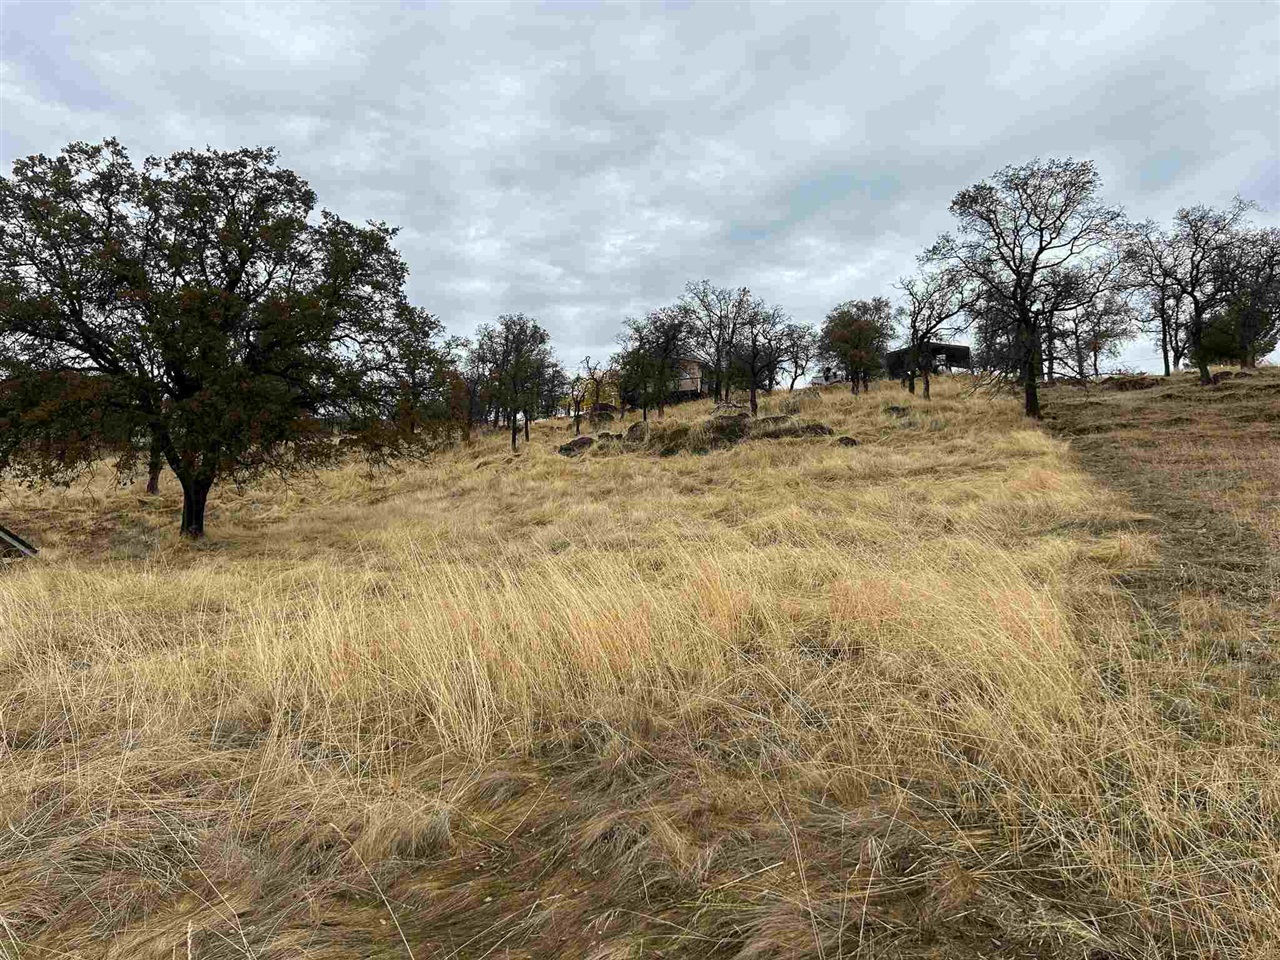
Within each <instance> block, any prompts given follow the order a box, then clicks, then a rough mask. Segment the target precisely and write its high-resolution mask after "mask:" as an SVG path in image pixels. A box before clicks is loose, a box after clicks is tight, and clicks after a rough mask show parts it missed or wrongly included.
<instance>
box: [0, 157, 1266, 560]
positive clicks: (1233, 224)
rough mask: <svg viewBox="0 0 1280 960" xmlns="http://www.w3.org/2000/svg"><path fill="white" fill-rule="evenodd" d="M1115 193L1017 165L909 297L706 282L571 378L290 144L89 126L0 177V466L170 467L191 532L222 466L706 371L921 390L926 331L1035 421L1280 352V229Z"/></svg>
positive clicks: (750, 388) (705, 386)
mask: <svg viewBox="0 0 1280 960" xmlns="http://www.w3.org/2000/svg"><path fill="white" fill-rule="evenodd" d="M1099 192H1100V181H1099V178H1098V175H1097V172H1096V170H1095V169H1094V167H1093V165H1092V164H1090V163H1088V162H1080V161H1074V160H1049V161H1039V160H1036V161H1032V162H1031V163H1028V164H1024V165H1022V166H1010V167H1006V168H1004V169H1003V170H1001V171H999V172H998V173H996V174H995V175H993V176H992V177H991V178H990V179H989V180H984V181H982V182H980V183H978V184H975V185H973V186H972V187H969V188H967V189H965V190H962V191H960V193H958V194H957V195H956V197H955V199H954V200H953V202H952V204H951V212H952V214H953V215H954V216H955V218H956V227H955V230H954V232H953V233H949V234H945V235H943V236H942V237H940V238H939V239H938V240H937V241H936V242H935V243H934V244H933V245H931V246H930V247H929V248H928V249H927V250H926V251H924V252H923V253H922V254H921V255H920V257H919V258H918V270H917V271H916V273H915V274H913V275H912V276H909V277H904V278H903V279H901V280H900V281H899V282H898V284H897V286H896V290H895V291H894V294H895V295H894V297H893V298H892V299H891V298H890V297H889V296H884V295H878V296H872V297H870V298H867V299H859V300H847V301H844V302H842V303H839V304H837V305H835V306H834V307H832V308H831V310H830V311H829V312H828V313H827V314H826V316H825V317H824V318H823V319H822V320H821V322H820V323H818V324H816V325H810V324H808V323H804V322H799V321H796V320H795V319H793V318H792V317H790V316H789V315H788V314H787V312H786V311H785V310H784V309H783V308H782V307H780V306H777V305H774V304H769V303H767V302H766V301H765V300H763V299H762V298H760V297H758V296H756V295H755V294H753V293H752V291H751V290H750V289H749V288H747V287H719V286H716V285H714V284H712V283H711V282H710V281H709V280H702V281H698V282H691V283H688V284H686V286H685V288H684V290H683V292H682V293H681V294H680V296H679V297H677V298H676V299H675V301H674V302H672V303H670V304H668V305H666V306H661V307H657V308H655V309H652V310H650V311H649V312H647V313H645V314H644V315H643V316H642V317H639V318H630V319H626V320H625V321H624V322H623V323H622V330H621V333H620V334H619V336H618V341H617V349H616V351H615V352H614V353H613V354H612V355H611V356H610V357H609V358H608V359H607V360H606V359H593V358H591V357H586V358H584V359H583V360H582V361H581V362H580V363H579V364H578V365H577V367H576V368H575V369H574V370H573V371H572V372H569V371H567V370H566V368H565V366H564V365H563V364H562V363H561V361H560V360H558V359H557V357H556V355H555V352H554V350H553V347H552V344H551V339H550V335H549V334H548V332H547V330H546V329H545V328H543V327H542V326H541V324H540V323H539V322H538V321H537V320H536V319H534V318H531V317H528V316H526V315H524V314H522V313H513V314H506V315H503V316H501V317H498V318H497V319H496V320H495V321H493V322H492V323H485V324H481V325H480V327H479V328H478V329H477V330H476V332H475V334H474V336H473V337H472V338H470V339H463V338H457V337H454V338H447V337H446V336H445V331H444V327H443V324H442V323H441V322H440V320H439V319H438V318H437V317H435V316H434V315H432V314H431V313H429V312H428V311H426V310H425V309H423V308H421V307H418V306H415V305H413V304H411V303H410V302H409V301H408V298H407V296H406V293H405V283H406V280H407V276H408V270H407V267H406V265H405V263H404V261H403V259H402V258H401V256H400V254H399V253H398V251H397V250H396V249H395V247H394V245H393V241H394V238H395V235H396V230H395V228H393V227H390V226H388V225H387V224H385V223H378V222H370V223H366V224H363V225H359V224H353V223H350V222H348V221H346V220H343V219H342V218H341V217H339V216H337V215H336V214H334V213H331V212H329V211H327V210H324V209H320V210H318V211H317V206H316V204H317V198H316V196H315V194H314V192H313V191H312V190H311V188H310V187H309V186H308V185H307V183H306V182H305V181H303V180H302V179H301V178H300V177H298V176H297V175H296V174H295V173H293V172H292V171H289V170H286V169H283V168H281V167H279V166H278V164H277V157H276V153H275V151H274V150H271V149H265V148H254V149H240V150H233V151H219V150H212V149H209V150H203V151H201V150H187V151H180V152H178V153H175V154H173V155H171V156H169V157H165V158H154V157H150V158H147V159H146V160H145V161H143V162H142V163H140V164H136V163H134V162H133V161H132V160H131V159H130V158H129V156H128V154H127V152H126V150H125V148H124V147H123V146H122V145H121V144H120V143H119V142H117V141H115V140H106V141H104V142H102V143H100V144H86V143H73V144H70V145H69V146H67V147H66V148H65V149H63V150H62V151H61V152H60V153H59V154H58V155H57V156H56V157H53V158H49V157H45V156H43V155H37V156H32V157H26V158H23V159H20V160H18V161H15V163H14V164H13V171H12V174H11V175H10V176H8V177H0V476H6V475H7V476H9V477H12V478H16V479H18V480H20V481H25V482H27V483H32V484H37V483H69V482H71V481H72V480H73V479H75V478H76V477H78V476H80V475H82V474H83V473H84V472H85V471H86V470H87V469H89V468H90V467H91V466H92V465H93V464H94V463H98V462H102V461H104V460H106V461H110V462H113V463H114V464H115V468H116V470H117V472H118V474H119V476H120V478H121V480H122V481H127V480H129V479H130V478H131V477H133V476H134V475H135V474H136V473H138V472H141V471H145V472H146V474H147V476H148V489H149V490H151V491H152V492H154V491H155V490H156V489H158V481H159V477H160V474H161V472H162V471H163V470H164V469H165V468H166V467H167V468H168V469H169V470H171V471H172V473H173V474H174V476H175V477H176V478H177V481H178V483H179V484H180V486H181V488H182V492H183V512H182V522H181V530H182V532H183V534H184V535H186V536H190V537H199V536H201V535H202V534H203V532H204V522H205V509H206V504H207V500H208V495H209V492H210V490H211V489H212V487H213V486H214V484H215V483H217V482H220V481H226V480H231V481H233V482H237V483H240V482H244V481H247V480H250V479H252V478H254V477H256V476H259V475H261V474H263V473H277V474H280V475H284V476H287V475H290V474H292V473H295V472H297V471H301V470H311V469H316V468H319V467H323V466H325V465H327V464H330V463H334V462H337V461H339V460H341V459H343V458H346V457H349V456H351V455H352V454H357V453H358V454H360V455H362V456H364V457H365V458H367V459H368V460H369V461H370V462H371V463H375V464H376V463H386V462H390V461H391V460H395V459H403V458H406V457H419V456H425V455H428V454H429V453H431V452H432V451H433V450H436V449H438V448H439V447H440V446H442V445H444V444H448V443H452V442H455V441H458V440H467V439H469V438H470V437H471V433H472V430H473V428H474V427H475V426H476V425H489V426H491V427H492V428H495V429H501V430H504V431H506V433H507V435H508V436H509V438H510V442H511V445H512V449H513V450H515V449H517V447H518V444H519V441H520V438H521V435H522V434H523V437H524V440H525V441H527V440H528V439H529V436H530V433H529V428H530V424H531V423H532V422H534V421H536V420H538V419H541V418H548V417H552V416H556V415H562V414H563V415H567V416H569V417H571V418H572V420H571V424H572V426H573V428H574V429H575V430H580V429H581V421H582V418H583V416H584V414H585V415H586V416H588V417H591V416H595V415H603V413H604V412H605V411H607V410H616V411H617V412H618V413H619V414H620V415H621V414H623V413H625V412H626V410H627V409H628V408H630V409H634V410H636V411H638V412H639V413H640V415H641V416H643V417H645V418H647V417H648V416H649V413H650V412H651V411H656V413H657V414H658V415H659V416H661V415H662V414H663V413H664V412H665V408H666V406H667V405H668V404H669V403H670V402H672V401H673V399H679V398H681V397H682V396H685V395H688V393H689V390H688V389H687V386H688V385H691V384H692V385H696V388H695V389H694V392H696V393H699V394H701V393H705V394H706V395H709V396H711V397H713V398H714V399H715V400H716V401H718V402H727V401H729V400H730V398H731V396H732V395H733V394H735V393H737V394H738V395H739V396H742V395H745V399H746V401H747V405H748V406H749V408H750V411H751V413H752V415H755V414H756V413H757V412H758V409H759V396H760V394H762V393H765V394H768V393H772V392H773V391H775V390H778V389H780V388H785V389H786V390H788V391H789V390H794V389H795V388H796V386H797V385H798V384H801V383H803V382H804V381H805V380H806V379H807V378H809V377H810V376H811V375H812V374H813V373H814V372H815V371H817V370H822V371H823V379H824V380H826V379H829V378H830V379H840V380H843V381H846V382H847V383H848V384H849V388H850V390H851V391H852V392H853V393H855V394H856V393H859V392H860V391H862V390H864V389H865V388H866V387H867V386H869V384H870V382H871V381H872V379H874V378H875V377H877V376H880V375H881V374H882V372H883V370H884V365H885V355H886V352H887V351H888V350H889V349H890V347H892V346H894V345H895V344H896V345H897V346H898V348H899V350H900V351H901V354H900V355H899V356H905V363H904V364H902V365H901V366H902V369H903V370H905V373H904V381H905V382H906V385H907V387H908V389H910V390H911V391H912V392H915V389H916V382H917V379H919V380H920V381H922V385H923V391H924V396H925V397H926V398H927V397H928V396H929V388H930V378H931V375H932V374H933V373H934V369H933V367H934V359H933V351H934V349H935V345H936V344H938V343H939V342H940V341H942V340H945V339H951V338H956V337H962V336H967V337H969V338H970V339H971V340H972V343H973V348H974V356H975V360H976V365H977V366H978V367H979V368H980V369H981V370H982V371H983V372H984V375H985V376H986V378H987V379H988V380H990V381H991V382H993V383H1011V384H1017V385H1019V387H1020V388H1021V390H1022V391H1023V393H1024V395H1025V409H1026V412H1027V414H1028V415H1029V416H1032V417H1038V416H1039V414H1040V405H1039V395H1038V385H1039V384H1040V383H1041V382H1042V381H1043V380H1045V379H1057V378H1060V377H1068V378H1079V379H1083V378H1087V377H1089V376H1093V375H1097V374H1098V373H1099V372H1100V369H1101V363H1102V362H1103V361H1104V360H1107V359H1110V358H1112V357H1114V356H1115V355H1116V354H1117V353H1118V351H1119V348H1120V346H1121V345H1122V344H1123V343H1124V342H1126V341H1127V340H1129V339H1131V338H1133V337H1134V336H1137V335H1138V334H1139V333H1143V334H1145V335H1147V336H1149V337H1151V338H1152V339H1153V341H1154V342H1155V343H1156V344H1157V345H1158V346H1159V348H1160V350H1161V354H1162V357H1163V359H1164V368H1165V373H1166V374H1169V373H1170V372H1171V371H1172V370H1173V369H1174V368H1176V367H1178V366H1179V365H1181V364H1182V363H1184V362H1187V361H1190V362H1191V363H1194V364H1195V365H1196V366H1197V367H1198V369H1199V371H1200V377H1201V380H1202V381H1205V382H1207V381H1208V380H1209V370H1208V365H1209V364H1210V363H1215V362H1224V361H1230V362H1236V363H1240V364H1241V365H1244V366H1252V365H1254V364H1255V363H1256V362H1257V360H1258V359H1259V358H1260V357H1262V356H1265V355H1266V354H1267V353H1268V352H1270V351H1271V350H1273V349H1274V348H1275V346H1276V343H1277V339H1280V307H1278V302H1280V280H1278V278H1277V270H1278V267H1280V231H1277V230H1276V229H1274V228H1268V229H1258V228H1255V227H1253V226H1252V225H1251V224H1250V222H1249V219H1248V217H1249V213H1250V206H1249V205H1248V204H1246V203H1244V202H1242V201H1239V200H1237V201H1236V202H1235V203H1233V204H1232V205H1231V206H1229V207H1228V208H1227V209H1225V210H1215V209H1211V208H1208V207H1203V206H1195V207H1188V208H1185V209H1182V210H1179V211H1178V213H1177V214H1176V216H1175V217H1174V219H1173V222H1172V224H1171V225H1170V226H1169V227H1168V228H1162V227H1160V226H1158V225H1156V224H1153V223H1149V222H1148V223H1132V222H1130V221H1129V220H1128V219H1127V218H1126V217H1125V215H1124V213H1123V211H1122V210H1121V209H1120V208H1118V207H1114V206H1109V205H1107V204H1105V203H1104V202H1103V201H1102V200H1101V199H1100V196H1099ZM895 303H896V305H895ZM682 387H686V389H685V390H684V392H683V393H682Z"/></svg>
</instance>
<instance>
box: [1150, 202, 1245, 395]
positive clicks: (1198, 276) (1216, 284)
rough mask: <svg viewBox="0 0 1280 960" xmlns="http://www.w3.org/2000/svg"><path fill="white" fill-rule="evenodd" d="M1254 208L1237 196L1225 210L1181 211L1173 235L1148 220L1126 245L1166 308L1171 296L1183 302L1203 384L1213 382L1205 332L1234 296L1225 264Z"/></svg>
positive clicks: (1189, 345) (1190, 345)
mask: <svg viewBox="0 0 1280 960" xmlns="http://www.w3.org/2000/svg"><path fill="white" fill-rule="evenodd" d="M1250 208H1251V205H1250V204H1248V203H1246V202H1245V201H1243V200H1241V199H1240V198H1239V197H1237V198H1236V199H1235V200H1234V201H1233V202H1232V203H1231V205H1230V206H1229V207H1227V209H1225V210H1215V209H1213V208H1212V207H1206V206H1203V205H1197V206H1194V207H1183V208H1182V209H1181V210H1179V211H1178V212H1177V214H1175V215H1174V218H1173V229H1172V230H1170V231H1168V232H1166V231H1164V230H1163V229H1161V228H1160V227H1159V226H1158V225H1156V224H1155V223H1153V222H1151V221H1147V222H1146V223H1143V224H1141V225H1140V226H1139V228H1138V229H1137V230H1135V231H1134V234H1133V238H1132V240H1131V242H1130V244H1129V246H1128V250H1127V258H1128V262H1129V264H1130V265H1131V267H1132V268H1133V270H1134V272H1135V273H1136V274H1137V275H1138V276H1139V277H1140V278H1141V280H1142V282H1143V283H1144V284H1145V286H1146V289H1147V290H1148V291H1149V292H1151V293H1154V294H1155V295H1156V296H1159V297H1160V298H1161V302H1164V303H1168V302H1169V299H1168V298H1169V297H1178V298H1183V299H1185V301H1186V303H1187V308H1188V309H1187V315H1186V326H1185V330H1186V342H1187V349H1188V351H1189V352H1190V354H1191V358H1192V359H1193V360H1194V361H1195V364H1196V367H1197V368H1198V369H1199V371H1200V382H1201V383H1205V384H1207V383H1209V382H1210V377H1209V361H1208V358H1207V356H1206V354H1205V351H1204V350H1203V349H1201V346H1202V342H1203V340H1204V336H1205V332H1206V330H1207V329H1208V324H1209V321H1210V319H1211V318H1212V316H1213V315H1214V313H1215V312H1217V311H1219V310H1222V309H1224V308H1225V307H1226V306H1227V303H1228V302H1229V300H1230V298H1231V294H1232V283H1231V278H1230V271H1228V270H1224V269H1223V263H1224V261H1226V260H1227V259H1228V258H1229V257H1230V255H1231V253H1232V251H1233V249H1234V248H1235V247H1236V245H1237V244H1238V243H1239V241H1240V233H1241V228H1242V227H1243V225H1244V223H1245V220H1246V218H1247V216H1248V213H1249V210H1250Z"/></svg>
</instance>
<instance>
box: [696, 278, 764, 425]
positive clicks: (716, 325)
mask: <svg viewBox="0 0 1280 960" xmlns="http://www.w3.org/2000/svg"><path fill="white" fill-rule="evenodd" d="M751 304H752V298H751V291H750V290H748V289H747V288H746V287H738V288H737V289H736V290H731V289H729V288H728V287H716V286H712V284H711V281H710V280H701V281H699V282H697V283H689V284H687V285H686V286H685V290H684V295H683V296H682V297H681V298H680V302H679V309H680V310H681V312H682V313H683V315H684V318H685V320H686V322H687V324H688V331H689V344H690V348H691V351H692V353H693V354H694V357H695V359H697V360H698V361H699V362H701V363H702V364H703V365H704V366H706V367H707V368H709V369H710V370H711V371H712V386H713V389H714V391H715V397H716V399H717V400H722V399H724V400H727V399H728V397H729V373H730V371H729V366H730V361H731V359H732V357H733V354H734V350H735V348H736V347H737V344H738V331H739V328H740V327H741V326H742V323H743V320H744V319H745V318H746V314H747V312H748V311H749V310H750V308H751Z"/></svg>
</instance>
